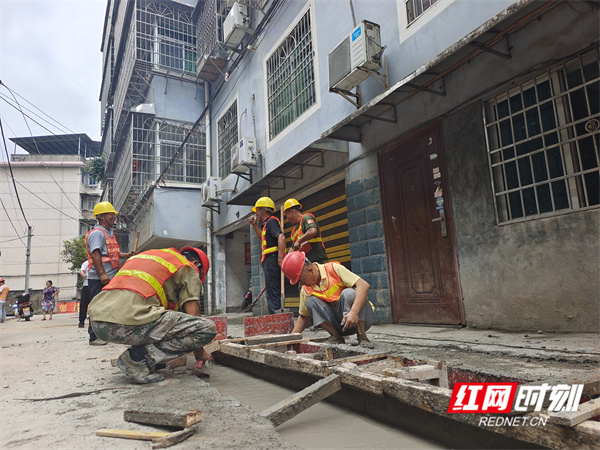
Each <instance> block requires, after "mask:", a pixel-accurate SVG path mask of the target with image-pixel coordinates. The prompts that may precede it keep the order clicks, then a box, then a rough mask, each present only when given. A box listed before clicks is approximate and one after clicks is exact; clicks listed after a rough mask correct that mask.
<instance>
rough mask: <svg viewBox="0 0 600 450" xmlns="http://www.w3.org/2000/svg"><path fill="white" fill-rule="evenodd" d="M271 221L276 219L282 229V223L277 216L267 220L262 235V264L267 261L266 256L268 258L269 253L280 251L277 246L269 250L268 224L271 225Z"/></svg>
mask: <svg viewBox="0 0 600 450" xmlns="http://www.w3.org/2000/svg"><path fill="white" fill-rule="evenodd" d="M271 219H275V220H276V221H277V224H278V225H279V228H281V222H280V221H279V219H278V218H277V217H276V216H271V217H269V218H268V219H267V220H265V224H264V225H263V227H262V233H261V235H260V243H261V247H262V258H261V259H260V262H261V263H262V262H263V261H264V260H265V256H267V255H268V254H269V253H274V252H276V251H278V250H279V248H278V247H277V246H275V247H269V248H267V223H269V220H271Z"/></svg>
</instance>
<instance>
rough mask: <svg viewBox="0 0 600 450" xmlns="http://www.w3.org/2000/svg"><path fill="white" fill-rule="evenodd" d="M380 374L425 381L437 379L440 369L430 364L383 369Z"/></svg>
mask: <svg viewBox="0 0 600 450" xmlns="http://www.w3.org/2000/svg"><path fill="white" fill-rule="evenodd" d="M382 374H383V375H385V376H387V377H395V378H402V379H403V380H414V381H425V380H438V379H439V378H440V369H437V368H435V367H434V366H432V365H430V364H423V365H420V366H409V367H397V368H395V369H384V370H383V371H382Z"/></svg>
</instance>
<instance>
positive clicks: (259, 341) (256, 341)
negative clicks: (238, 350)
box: [246, 333, 302, 346]
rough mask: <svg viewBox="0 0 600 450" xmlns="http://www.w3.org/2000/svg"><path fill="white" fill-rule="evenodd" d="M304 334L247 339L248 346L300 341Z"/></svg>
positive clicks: (264, 335) (270, 335)
mask: <svg viewBox="0 0 600 450" xmlns="http://www.w3.org/2000/svg"><path fill="white" fill-rule="evenodd" d="M300 340H302V333H291V334H261V335H260V336H250V337H247V338H246V345H249V346H250V345H259V344H270V343H271V342H285V341H300Z"/></svg>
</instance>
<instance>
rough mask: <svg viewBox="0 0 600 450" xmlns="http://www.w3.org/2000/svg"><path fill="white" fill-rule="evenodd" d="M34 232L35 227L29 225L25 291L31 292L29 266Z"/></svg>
mask: <svg viewBox="0 0 600 450" xmlns="http://www.w3.org/2000/svg"><path fill="white" fill-rule="evenodd" d="M32 232H33V227H32V226H31V225H29V226H28V227H27V251H26V252H25V255H26V257H27V258H26V259H25V292H29V266H30V265H31V258H30V256H31V236H33V234H32Z"/></svg>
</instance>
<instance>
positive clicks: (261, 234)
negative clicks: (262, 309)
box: [248, 197, 285, 314]
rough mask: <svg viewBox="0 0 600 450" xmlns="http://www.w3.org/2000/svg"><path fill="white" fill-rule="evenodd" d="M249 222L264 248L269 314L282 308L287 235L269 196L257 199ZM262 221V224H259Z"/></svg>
mask: <svg viewBox="0 0 600 450" xmlns="http://www.w3.org/2000/svg"><path fill="white" fill-rule="evenodd" d="M252 211H253V212H254V213H255V215H252V216H250V218H249V219H248V222H250V225H252V228H254V232H255V233H256V237H257V238H258V240H259V241H260V244H261V249H262V257H261V260H260V262H261V264H262V267H263V271H264V272H265V287H266V290H267V305H268V307H269V314H275V312H276V311H277V310H278V309H280V308H281V306H282V305H281V263H282V262H283V257H284V256H285V235H284V234H283V232H282V231H281V222H280V221H279V218H278V217H277V216H276V215H275V203H273V200H271V199H270V198H269V197H261V198H259V199H258V200H257V201H256V204H255V205H254V208H252ZM259 223H260V226H259Z"/></svg>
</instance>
